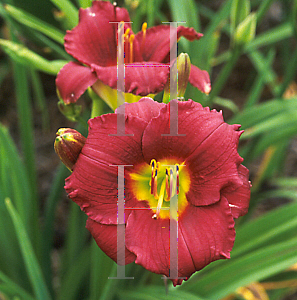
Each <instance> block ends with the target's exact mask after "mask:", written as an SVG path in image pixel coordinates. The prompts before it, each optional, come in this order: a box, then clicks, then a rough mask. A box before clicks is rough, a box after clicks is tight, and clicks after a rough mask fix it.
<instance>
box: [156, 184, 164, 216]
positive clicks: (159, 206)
mask: <svg viewBox="0 0 297 300" xmlns="http://www.w3.org/2000/svg"><path fill="white" fill-rule="evenodd" d="M165 185H166V184H165V179H164V180H163V181H162V185H161V189H160V196H159V199H158V204H157V211H156V215H157V217H158V216H159V214H160V210H161V207H162V204H163V200H164V192H165Z"/></svg>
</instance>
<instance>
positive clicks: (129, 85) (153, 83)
mask: <svg viewBox="0 0 297 300" xmlns="http://www.w3.org/2000/svg"><path fill="white" fill-rule="evenodd" d="M91 67H92V70H94V71H95V72H96V73H97V77H98V79H100V80H101V81H102V82H103V83H104V84H106V85H108V86H110V87H111V88H113V89H116V88H117V66H116V65H115V66H109V67H101V66H97V65H93V64H92V65H91ZM168 75H169V65H166V64H159V63H153V62H145V63H133V64H126V65H125V92H126V93H132V94H135V95H142V96H146V95H148V94H157V93H159V92H161V91H162V90H163V89H164V86H165V84H166V82H167V79H168Z"/></svg>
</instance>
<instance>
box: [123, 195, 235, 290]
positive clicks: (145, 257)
mask: <svg viewBox="0 0 297 300" xmlns="http://www.w3.org/2000/svg"><path fill="white" fill-rule="evenodd" d="M152 216H153V212H152V211H146V210H135V211H133V212H132V213H131V214H130V216H129V219H128V221H127V227H126V246H127V248H128V249H129V250H130V251H131V252H133V253H135V255H136V256H137V258H136V261H135V262H136V263H137V264H140V265H142V266H143V267H144V268H146V269H148V270H150V271H152V272H154V273H157V274H164V275H166V276H169V270H170V258H169V257H170V256H169V254H170V238H169V236H170V233H169V226H170V220H169V219H157V220H156V219H153V218H152ZM234 239H235V230H234V221H233V217H232V214H231V211H230V208H229V205H228V202H227V200H226V199H225V198H224V197H223V198H222V199H221V201H219V202H217V203H216V204H213V205H211V206H205V207H194V206H192V205H188V207H187V208H186V210H185V211H184V212H183V214H182V216H181V217H180V218H179V223H178V276H179V277H187V278H188V277H190V276H191V275H192V274H193V273H194V272H195V271H197V270H200V269H202V268H203V267H205V266H206V265H208V264H209V263H210V262H212V261H215V260H217V259H221V258H230V251H231V249H232V247H233V243H234ZM172 281H173V283H174V285H176V284H181V282H182V279H175V280H172Z"/></svg>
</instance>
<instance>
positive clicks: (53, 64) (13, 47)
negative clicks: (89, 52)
mask: <svg viewBox="0 0 297 300" xmlns="http://www.w3.org/2000/svg"><path fill="white" fill-rule="evenodd" d="M0 46H2V48H3V50H4V51H5V52H6V53H7V54H8V55H9V56H10V57H11V58H12V59H13V60H15V61H17V62H19V63H20V64H22V65H29V66H31V67H33V68H35V69H37V70H40V71H43V72H45V73H48V74H52V75H57V74H58V72H59V71H60V69H61V68H62V67H63V66H64V65H65V64H66V63H67V61H65V60H53V61H48V60H46V59H45V58H43V57H42V56H40V55H38V54H36V53H35V52H33V51H31V50H29V49H28V48H27V47H25V46H23V45H21V44H18V43H15V42H12V41H9V40H3V39H0Z"/></svg>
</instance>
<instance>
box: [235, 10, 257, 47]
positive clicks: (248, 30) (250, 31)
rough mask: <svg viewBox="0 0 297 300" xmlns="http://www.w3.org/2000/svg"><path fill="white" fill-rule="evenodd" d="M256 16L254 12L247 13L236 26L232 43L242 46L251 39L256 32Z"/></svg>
mask: <svg viewBox="0 0 297 300" xmlns="http://www.w3.org/2000/svg"><path fill="white" fill-rule="evenodd" d="M256 23H257V16H256V14H255V13H251V14H249V15H248V16H247V17H246V18H245V19H244V20H243V21H242V22H241V23H240V24H239V25H238V26H237V28H236V30H235V34H234V44H235V45H238V46H243V45H245V44H247V43H249V42H250V41H252V40H253V39H254V37H255V34H256Z"/></svg>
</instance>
